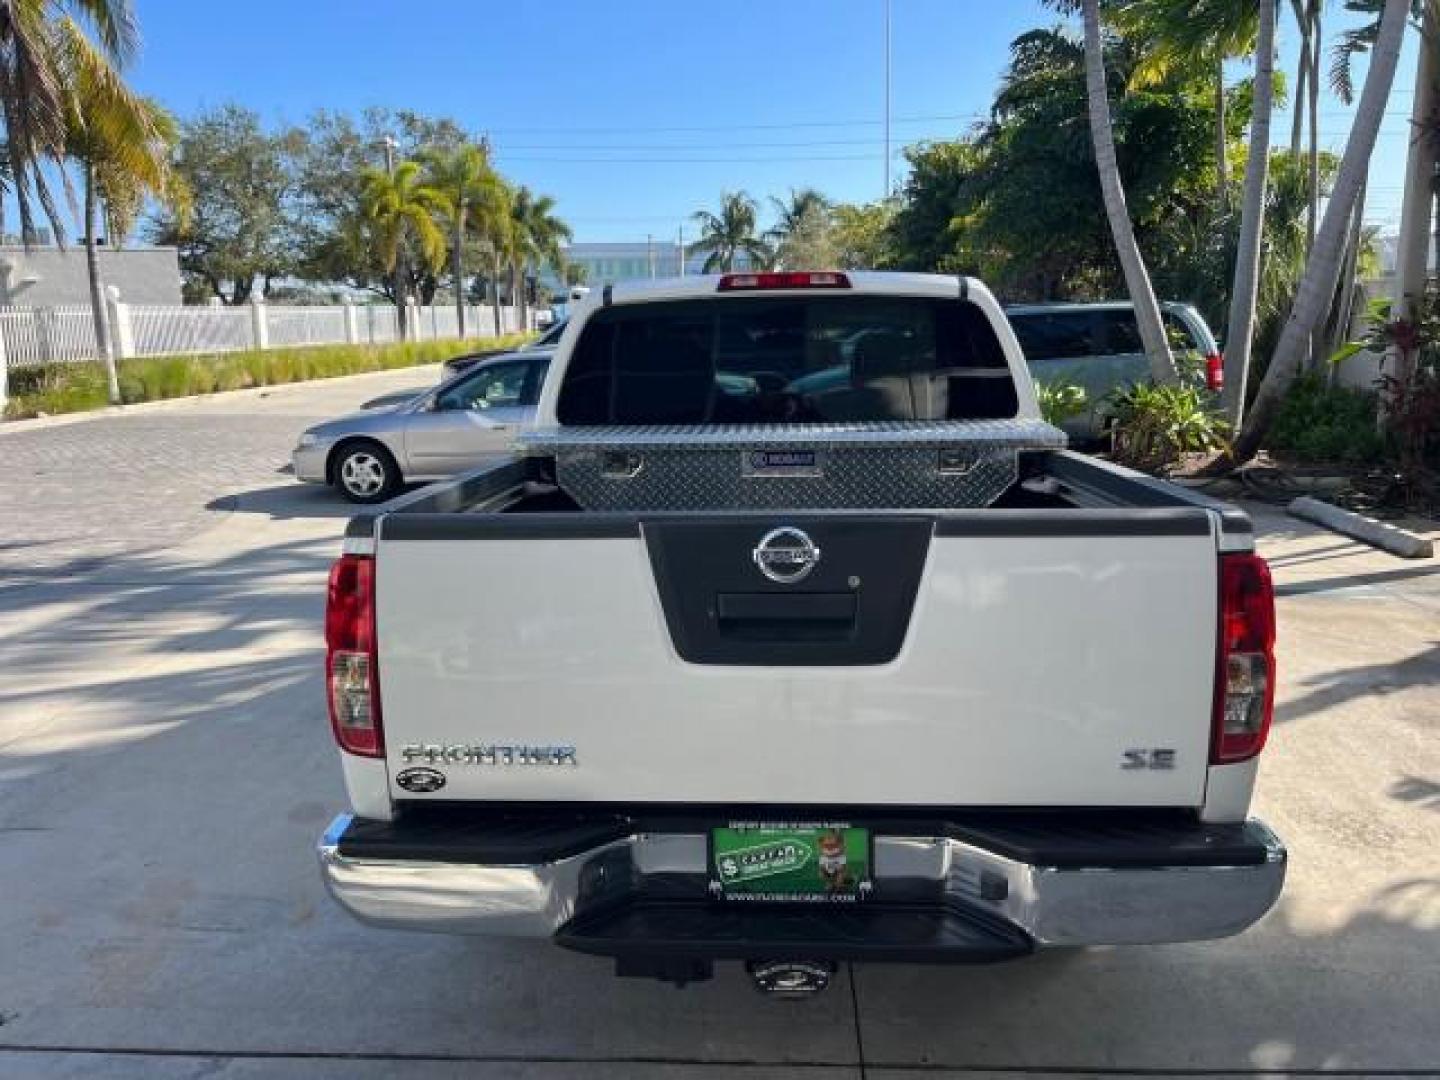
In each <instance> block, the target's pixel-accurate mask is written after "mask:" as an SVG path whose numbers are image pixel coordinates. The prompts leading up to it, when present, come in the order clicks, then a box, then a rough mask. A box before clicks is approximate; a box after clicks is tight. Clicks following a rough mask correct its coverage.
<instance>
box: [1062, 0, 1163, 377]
mask: <svg viewBox="0 0 1440 1080" xmlns="http://www.w3.org/2000/svg"><path fill="white" fill-rule="evenodd" d="M1083 15H1084V20H1085V87H1086V92H1087V94H1088V96H1089V100H1090V138H1091V141H1092V142H1093V143H1094V144H1095V164H1096V167H1097V168H1098V169H1099V171H1100V190H1101V193H1102V194H1103V195H1104V198H1105V215H1106V217H1107V218H1108V219H1109V221H1110V232H1111V236H1112V238H1113V240H1114V242H1115V252H1116V255H1117V256H1118V257H1119V259H1120V268H1121V270H1122V271H1123V272H1124V274H1125V284H1126V287H1127V288H1128V289H1129V292H1130V300H1131V302H1132V303H1133V304H1134V306H1135V321H1136V323H1137V324H1138V325H1139V328H1140V339H1141V341H1142V342H1144V345H1145V353H1146V355H1147V356H1148V357H1149V359H1150V375H1151V377H1152V378H1153V379H1154V380H1155V381H1156V382H1157V383H1160V384H1162V385H1163V384H1173V383H1175V382H1178V381H1179V380H1178V377H1177V375H1176V373H1175V359H1174V357H1172V356H1171V355H1170V344H1169V342H1168V341H1167V340H1166V338H1165V327H1164V324H1163V323H1162V322H1161V321H1160V304H1159V302H1158V301H1157V300H1156V299H1155V290H1154V288H1152V287H1151V285H1150V275H1149V272H1148V271H1147V270H1146V269H1145V258H1144V256H1143V255H1142V254H1141V253H1140V245H1139V243H1138V242H1137V241H1136V239H1135V229H1134V226H1133V225H1132V224H1131V222H1130V210H1129V207H1128V206H1127V205H1126V201H1125V188H1124V185H1123V184H1122V183H1121V180H1120V166H1119V163H1118V162H1117V160H1116V158H1115V133H1114V131H1113V130H1112V128H1111V126H1110V95H1109V91H1108V89H1107V87H1106V79H1105V54H1104V43H1103V41H1102V39H1101V34H1100V5H1099V0H1083Z"/></svg>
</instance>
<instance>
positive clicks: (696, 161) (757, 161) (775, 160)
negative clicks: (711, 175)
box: [496, 151, 902, 165]
mask: <svg viewBox="0 0 1440 1080" xmlns="http://www.w3.org/2000/svg"><path fill="white" fill-rule="evenodd" d="M900 153H902V151H896V154H897V155H898V154H900ZM496 156H497V158H499V159H501V160H504V161H524V162H550V163H552V164H575V165H785V164H789V163H791V162H797V161H877V160H879V158H880V154H879V153H874V154H802V155H797V156H794V157H548V156H543V155H542V156H539V157H536V156H532V155H529V154H514V155H511V154H498V155H496Z"/></svg>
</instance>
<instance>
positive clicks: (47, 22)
mask: <svg viewBox="0 0 1440 1080" xmlns="http://www.w3.org/2000/svg"><path fill="white" fill-rule="evenodd" d="M138 44H139V33H138V31H137V29H136V24H135V15H134V11H133V10H132V8H131V6H130V3H129V0H4V2H3V3H0V119H3V121H4V143H3V145H0V156H3V161H0V165H3V169H0V171H3V173H4V175H5V177H6V178H7V180H8V181H9V190H10V194H11V195H13V196H14V198H15V205H16V208H17V210H18V211H19V215H20V236H21V238H22V240H23V241H24V243H25V244H26V245H27V246H28V245H29V244H31V243H33V242H34V239H35V237H36V236H37V229H36V216H37V214H36V210H37V207H36V204H37V203H38V204H39V206H38V209H39V211H40V213H43V214H44V215H45V217H46V218H47V219H48V220H49V222H50V226H51V228H52V229H53V230H54V233H55V237H56V239H57V240H58V241H60V242H61V243H62V244H63V243H64V241H65V227H64V221H63V219H62V218H61V216H60V213H59V208H58V206H57V205H56V202H55V198H54V193H53V192H52V190H51V187H50V178H49V177H50V171H51V170H53V171H54V172H55V173H58V175H59V176H60V177H61V179H62V183H63V184H64V186H65V191H66V194H67V195H70V196H71V205H72V206H73V192H72V190H71V188H70V180H69V175H68V174H67V173H66V172H65V170H64V167H63V164H64V159H65V152H66V145H67V142H68V140H69V138H70V136H71V133H72V131H73V124H72V119H73V117H74V115H75V113H76V112H77V110H78V108H79V95H80V93H81V92H82V90H83V88H84V86H85V85H86V83H87V82H90V81H93V80H94V79H97V78H99V79H103V80H104V81H105V82H106V83H107V84H109V85H114V86H119V85H121V84H120V81H119V76H118V74H117V73H116V71H117V69H118V68H119V67H120V66H122V65H123V64H124V63H125V62H126V61H127V60H129V58H130V57H131V56H132V55H134V52H135V49H136V47H137V46H138ZM47 166H48V167H50V168H49V169H48V170H47ZM4 224H5V220H4V208H3V200H0V230H3V229H4ZM3 369H4V365H3V364H0V409H3V408H4V406H5V400H6V397H7V393H8V382H7V378H6V375H5V372H4V370H3Z"/></svg>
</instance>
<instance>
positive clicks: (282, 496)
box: [0, 367, 438, 583]
mask: <svg viewBox="0 0 1440 1080" xmlns="http://www.w3.org/2000/svg"><path fill="white" fill-rule="evenodd" d="M437 373H438V369H437V368H434V367H425V368H414V369H410V370H405V371H397V372H389V373H386V374H384V375H376V376H367V377H365V378H363V379H359V380H357V379H339V380H334V381H333V382H321V383H309V384H304V385H298V386H284V387H275V388H273V389H269V390H264V391H259V392H254V393H244V394H227V395H223V396H220V397H216V398H210V399H202V400H194V401H183V402H173V403H168V404H166V405H164V406H161V407H159V408H154V407H144V408H137V409H130V410H126V411H124V412H120V413H119V414H116V415H104V416H100V417H96V418H86V419H83V420H75V421H73V422H72V420H71V418H68V417H67V418H63V419H62V420H61V422H59V423H41V424H38V425H37V424H26V423H18V424H12V425H4V426H0V464H3V467H0V522H3V529H0V583H7V582H8V583H13V582H14V581H16V580H23V579H26V578H31V577H33V576H35V575H37V574H42V575H44V576H54V575H55V574H57V573H75V572H83V571H86V570H92V569H95V568H98V567H100V566H103V565H104V564H105V562H106V560H107V559H109V558H113V557H115V556H118V555H124V554H134V553H138V552H141V551H153V550H157V549H160V548H164V547H168V546H170V545H173V544H177V543H180V542H181V541H183V540H187V539H189V538H190V537H192V536H195V535H197V534H198V533H200V532H203V531H204V530H205V529H207V528H210V527H211V526H213V525H215V524H216V523H217V521H218V520H219V517H220V516H221V515H223V514H224V513H226V512H227V511H229V510H231V509H233V508H234V496H235V495H236V494H237V493H240V492H253V493H256V495H255V498H256V499H257V500H258V499H263V498H264V492H265V491H266V490H267V489H269V490H271V491H272V492H273V494H274V496H275V498H276V499H277V500H280V501H293V500H299V501H300V503H301V504H302V505H303V509H304V511H305V512H306V513H318V514H324V513H326V512H327V507H328V510H329V512H333V513H337V514H338V513H341V512H342V511H343V509H344V508H343V505H342V504H341V503H340V502H339V500H338V499H336V498H335V497H334V496H332V495H330V494H329V493H325V492H320V491H318V490H311V489H308V488H301V487H300V486H299V485H297V484H296V483H295V482H294V481H293V480H292V479H291V478H290V476H289V474H288V473H287V472H282V471H281V470H282V469H284V468H287V467H288V461H289V452H290V449H291V447H293V446H294V444H295V438H296V436H297V435H299V433H300V432H301V431H302V430H303V429H304V428H305V427H306V426H307V425H309V424H311V423H314V422H316V421H318V420H324V419H328V418H330V417H333V416H335V415H336V414H337V413H340V412H343V411H346V410H348V409H352V408H355V407H357V406H358V405H359V404H360V403H361V402H362V401H365V400H368V399H371V398H374V397H378V396H384V395H386V394H388V393H395V392H398V391H401V390H404V389H407V388H411V387H423V386H426V385H430V384H432V383H433V382H434V381H435V378H436V377H437Z"/></svg>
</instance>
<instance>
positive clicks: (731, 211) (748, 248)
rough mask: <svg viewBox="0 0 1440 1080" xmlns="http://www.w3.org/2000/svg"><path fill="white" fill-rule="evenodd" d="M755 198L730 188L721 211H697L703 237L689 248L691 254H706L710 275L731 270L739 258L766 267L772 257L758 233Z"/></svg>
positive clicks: (695, 216)
mask: <svg viewBox="0 0 1440 1080" xmlns="http://www.w3.org/2000/svg"><path fill="white" fill-rule="evenodd" d="M755 215H756V206H755V200H754V199H752V198H751V197H750V196H749V195H748V194H746V193H745V192H743V191H727V192H725V193H724V194H723V195H721V196H720V212H719V213H718V214H714V213H711V212H710V211H709V210H697V211H695V213H694V214H692V215H691V217H692V218H694V220H695V221H696V222H697V223H698V224H699V226H700V239H698V240H696V241H695V242H694V243H693V244H691V245H690V246H689V248H688V249H687V254H695V253H701V254H704V256H705V265H704V267H703V268H702V269H703V271H704V272H705V273H707V274H713V273H715V272H717V271H720V272H723V273H729V272H730V271H732V270H734V269H735V261H736V260H737V259H739V258H740V257H741V256H744V257H745V258H746V259H747V260H748V261H749V262H750V264H751V265H752V266H763V265H765V264H767V263H768V262H769V260H770V248H769V247H768V246H767V245H766V244H765V241H763V240H761V239H760V238H759V237H758V236H756V235H755Z"/></svg>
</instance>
